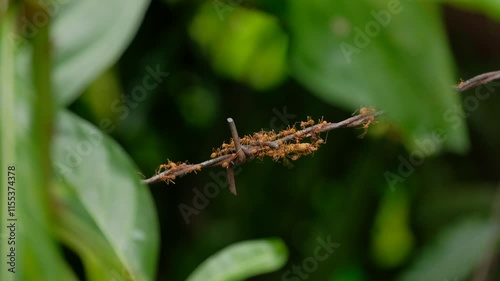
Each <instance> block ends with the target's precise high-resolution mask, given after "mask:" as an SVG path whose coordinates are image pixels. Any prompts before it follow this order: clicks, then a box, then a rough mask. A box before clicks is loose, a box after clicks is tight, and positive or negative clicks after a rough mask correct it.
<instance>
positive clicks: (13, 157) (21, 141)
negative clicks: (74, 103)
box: [0, 7, 77, 281]
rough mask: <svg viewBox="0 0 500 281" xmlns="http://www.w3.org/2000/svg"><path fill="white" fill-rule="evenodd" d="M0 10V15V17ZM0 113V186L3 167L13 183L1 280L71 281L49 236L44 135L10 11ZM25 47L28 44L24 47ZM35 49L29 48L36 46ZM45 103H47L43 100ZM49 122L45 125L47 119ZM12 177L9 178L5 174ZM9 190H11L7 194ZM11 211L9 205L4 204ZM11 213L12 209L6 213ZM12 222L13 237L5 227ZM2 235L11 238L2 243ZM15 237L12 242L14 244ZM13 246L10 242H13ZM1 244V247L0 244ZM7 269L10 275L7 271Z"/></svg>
mask: <svg viewBox="0 0 500 281" xmlns="http://www.w3.org/2000/svg"><path fill="white" fill-rule="evenodd" d="M1 13H2V11H0V14H1ZM0 16H1V17H2V24H1V25H0V27H1V30H0V92H1V95H0V104H1V105H2V110H1V111H0V114H1V117H0V120H1V122H2V126H1V127H0V136H1V137H0V142H1V158H2V160H1V169H2V173H1V175H0V179H1V180H2V183H6V182H7V178H5V176H6V175H7V167H8V166H14V167H15V170H13V171H12V172H13V173H15V180H14V181H12V180H11V182H13V185H12V187H13V188H14V189H15V194H9V195H8V196H9V197H15V199H12V200H9V203H10V202H14V203H15V209H14V210H13V211H14V213H13V214H14V217H11V216H10V214H9V213H6V212H5V211H7V210H8V207H7V198H5V197H3V196H4V195H7V187H6V189H5V193H4V192H2V194H1V196H0V199H1V203H0V205H1V214H2V216H1V217H2V221H1V222H0V225H1V230H0V231H1V232H2V233H1V234H2V240H1V243H2V246H1V250H2V251H1V257H0V261H1V267H0V268H1V270H0V279H1V280H5V281H7V280H23V281H35V280H68V281H72V280H77V278H76V277H75V275H74V274H73V272H72V271H71V269H70V268H69V266H68V265H67V264H66V262H65V260H64V258H63V256H62V253H61V250H60V249H59V246H58V243H57V241H56V240H55V237H54V235H53V232H52V227H51V226H52V224H51V222H52V221H51V218H50V211H49V208H50V203H51V202H50V201H49V195H50V192H49V184H48V183H47V182H46V181H47V179H48V178H49V177H47V176H46V175H45V174H44V169H43V168H42V167H49V166H50V162H49V161H48V159H46V158H45V157H43V155H44V151H46V150H47V149H46V148H45V146H44V144H48V142H49V141H50V134H48V133H47V132H46V131H45V130H44V128H39V127H37V125H38V124H39V123H38V120H37V119H38V118H37V115H36V112H38V113H39V112H42V111H43V108H41V107H43V105H42V104H40V103H38V102H37V100H36V97H39V94H40V93H39V92H35V90H34V87H33V81H32V80H31V78H32V77H33V76H32V75H30V74H31V72H30V71H31V69H30V67H32V66H34V63H33V61H32V51H33V48H29V47H28V46H26V45H23V44H16V43H19V42H16V41H15V40H16V39H18V37H16V36H17V35H16V31H15V28H14V26H15V22H16V20H17V19H16V16H17V14H16V11H15V9H12V7H10V9H9V10H8V11H7V15H5V17H3V16H4V15H3V14H1V15H0ZM30 47H31V46H30ZM37 47H38V46H35V48H37ZM47 102H48V103H50V102H52V101H47ZM49 122H50V121H49ZM11 176H12V175H11ZM10 191H11V192H13V189H11V190H10ZM10 207H12V205H10ZM11 210H12V209H11ZM7 218H10V219H12V218H15V219H17V221H7ZM11 223H14V224H15V229H12V230H13V232H12V233H13V234H14V236H11V231H10V230H11V229H9V228H7V225H10V224H11ZM3 237H12V238H13V239H12V240H9V242H11V243H9V246H8V247H4V246H5V245H7V243H8V242H7V241H6V240H4V239H3ZM14 237H15V240H14ZM14 242H15V244H14ZM4 243H5V244H4ZM11 247H13V248H14V247H15V254H16V260H15V264H7V262H11V258H10V257H7V255H10V254H11ZM9 268H12V269H13V270H15V273H11V272H9V271H8V269H9Z"/></svg>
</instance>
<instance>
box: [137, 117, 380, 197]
mask: <svg viewBox="0 0 500 281" xmlns="http://www.w3.org/2000/svg"><path fill="white" fill-rule="evenodd" d="M381 114H383V112H382V111H376V110H375V109H373V108H361V109H360V110H359V114H357V115H355V116H353V117H350V118H348V119H345V120H343V121H340V122H338V123H330V122H326V121H320V122H319V123H318V124H316V125H314V123H315V122H314V121H313V120H312V119H308V121H307V122H301V123H300V127H301V130H298V131H297V130H296V129H295V126H294V127H292V128H288V129H286V130H283V131H281V132H279V133H275V132H274V131H270V132H265V131H262V132H259V133H254V134H253V135H252V136H245V137H244V138H242V139H241V140H240V138H239V137H238V134H237V131H236V126H235V125H234V121H233V120H232V119H231V118H228V123H229V126H230V130H231V133H232V136H233V138H232V141H231V142H230V143H229V144H223V145H222V147H221V148H219V149H217V150H216V152H214V153H212V155H211V157H212V159H210V160H207V161H204V162H201V163H198V164H187V163H173V162H171V161H169V162H168V164H162V165H160V167H159V169H158V170H157V172H156V175H154V176H152V177H150V178H148V179H144V180H142V182H143V183H145V184H150V183H155V182H159V181H166V182H167V183H168V182H173V181H174V180H175V179H176V178H177V177H182V176H184V175H186V174H189V173H191V172H196V171H199V170H201V169H204V168H210V167H216V166H221V167H223V168H226V169H228V170H227V171H228V173H229V175H228V177H229V176H230V175H232V174H233V173H232V168H233V167H234V166H237V165H241V164H243V163H244V162H245V160H246V159H253V158H259V159H262V158H263V157H264V156H268V157H272V158H273V160H275V161H277V160H280V159H283V158H290V159H292V160H296V159H298V158H299V157H300V156H303V155H308V154H311V153H312V152H314V151H316V150H317V148H318V147H319V145H321V144H323V140H322V139H321V138H320V133H324V132H328V131H331V130H334V129H339V128H352V127H358V126H362V127H363V128H364V129H365V130H366V129H368V127H369V125H371V124H372V123H374V122H375V117H377V116H379V115H381ZM306 138H309V139H310V142H301V141H303V140H304V139H306ZM229 169H231V172H229ZM229 181H230V182H231V183H232V185H233V186H231V188H230V189H231V192H232V193H233V194H236V188H235V187H234V178H233V179H229Z"/></svg>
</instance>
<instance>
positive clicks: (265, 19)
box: [189, 1, 288, 90]
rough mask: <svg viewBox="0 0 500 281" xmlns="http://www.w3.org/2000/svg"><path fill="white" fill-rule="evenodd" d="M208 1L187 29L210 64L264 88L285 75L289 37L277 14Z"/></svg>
mask: <svg viewBox="0 0 500 281" xmlns="http://www.w3.org/2000/svg"><path fill="white" fill-rule="evenodd" d="M217 3H219V4H222V5H227V4H223V3H222V2H220V1H214V2H210V3H207V4H205V5H203V6H202V8H200V10H199V11H198V13H197V14H196V16H195V17H194V19H193V21H192V23H191V26H190V28H189V33H190V35H191V37H192V38H193V40H194V41H195V42H196V43H198V44H199V45H200V46H201V47H202V49H203V50H204V51H205V53H206V54H207V55H208V56H209V58H210V60H211V62H212V66H213V68H214V69H215V70H216V71H218V72H219V73H221V74H223V75H225V76H228V77H231V78H233V79H235V80H238V81H241V82H245V83H248V84H250V85H251V86H252V87H254V88H255V89H258V90H265V89H268V88H270V87H273V86H275V85H277V84H278V83H280V82H281V81H282V80H283V78H284V77H285V75H286V52H287V48H288V38H287V36H286V35H285V34H284V32H283V31H282V29H281V28H280V26H279V25H278V21H277V19H276V18H274V17H272V16H271V15H269V14H265V13H263V12H259V11H255V10H248V9H244V8H240V7H238V8H231V9H227V10H225V12H223V13H222V12H220V11H219V10H218V9H217V5H218V4H217Z"/></svg>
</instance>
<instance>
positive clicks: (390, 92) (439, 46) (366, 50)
mask: <svg viewBox="0 0 500 281" xmlns="http://www.w3.org/2000/svg"><path fill="white" fill-rule="evenodd" d="M391 3H392V4H391ZM394 3H400V4H399V5H398V4H394ZM422 19H425V20H422ZM288 22H289V25H290V32H291V40H292V41H291V46H290V48H291V57H290V60H291V67H292V73H293V75H294V76H295V77H296V78H297V80H299V81H300V82H302V83H303V84H304V85H306V86H307V87H308V88H310V89H311V90H312V91H313V92H314V93H315V94H317V95H318V96H319V97H321V98H323V99H324V100H325V101H327V102H330V103H332V104H335V105H340V106H343V107H345V108H347V109H350V110H354V109H356V108H359V107H360V106H376V107H377V108H378V109H380V110H384V111H385V112H386V113H387V116H388V117H389V118H390V119H391V120H392V121H394V123H395V124H396V125H398V127H399V129H400V131H401V132H402V136H403V138H404V140H405V142H406V144H407V145H408V146H409V147H414V145H415V144H414V141H415V140H422V139H426V140H431V139H432V138H431V135H432V132H433V131H434V130H437V131H440V132H441V133H443V134H444V135H445V136H446V142H445V143H444V144H443V145H444V146H445V147H447V148H448V149H450V150H453V151H459V152H462V151H464V150H465V149H466V148H467V146H468V141H467V138H466V135H465V127H464V126H463V122H461V121H462V120H461V117H459V113H460V106H458V109H456V108H455V107H454V106H456V104H457V102H458V99H459V96H458V95H456V94H454V93H453V92H452V88H451V86H452V85H453V84H455V79H454V78H453V75H452V74H453V67H452V60H451V56H450V51H449V48H448V46H447V45H446V36H445V34H444V31H443V27H442V24H441V20H440V15H439V11H438V10H437V8H436V5H435V4H432V3H422V2H420V1H401V2H400V1H388V0H384V1H370V0H360V1H347V0H344V1H322V0H312V1H304V0H297V1H291V2H290V3H289V12H288ZM367 29H368V31H367ZM367 34H369V35H367ZM455 110H456V111H455ZM449 111H451V112H449ZM436 146H437V147H441V146H442V145H441V143H436Z"/></svg>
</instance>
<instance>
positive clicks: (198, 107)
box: [178, 85, 219, 128]
mask: <svg viewBox="0 0 500 281" xmlns="http://www.w3.org/2000/svg"><path fill="white" fill-rule="evenodd" d="M178 104H179V109H180V113H181V114H182V116H183V117H184V119H185V120H186V121H187V122H188V123H189V124H191V125H192V126H194V127H197V128H206V127H208V126H210V125H211V124H212V122H213V121H214V119H215V117H216V114H217V110H218V106H219V103H218V100H217V97H216V96H215V95H214V93H213V92H211V91H210V90H209V89H207V88H206V87H203V86H200V85H193V86H191V87H188V88H187V89H184V91H183V92H182V93H181V94H180V95H179V97H178Z"/></svg>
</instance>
